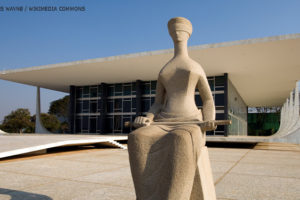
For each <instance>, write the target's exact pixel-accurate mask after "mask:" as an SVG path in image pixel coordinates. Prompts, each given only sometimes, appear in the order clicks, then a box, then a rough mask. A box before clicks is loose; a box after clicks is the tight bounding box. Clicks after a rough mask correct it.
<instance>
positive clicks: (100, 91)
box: [98, 85, 102, 97]
mask: <svg viewBox="0 0 300 200" xmlns="http://www.w3.org/2000/svg"><path fill="white" fill-rule="evenodd" d="M101 96H102V86H101V85H98V97H101Z"/></svg>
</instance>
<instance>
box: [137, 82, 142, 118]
mask: <svg viewBox="0 0 300 200" xmlns="http://www.w3.org/2000/svg"><path fill="white" fill-rule="evenodd" d="M142 90H143V88H142V81H141V80H137V81H136V116H141V115H142V93H143V91H142Z"/></svg>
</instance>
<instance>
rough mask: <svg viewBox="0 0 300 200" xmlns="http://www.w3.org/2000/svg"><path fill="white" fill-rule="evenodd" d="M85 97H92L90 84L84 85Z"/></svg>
mask: <svg viewBox="0 0 300 200" xmlns="http://www.w3.org/2000/svg"><path fill="white" fill-rule="evenodd" d="M83 97H90V87H89V86H84V87H83Z"/></svg>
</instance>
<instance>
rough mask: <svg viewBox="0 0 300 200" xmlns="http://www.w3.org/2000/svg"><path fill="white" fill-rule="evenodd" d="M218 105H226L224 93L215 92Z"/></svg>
mask: <svg viewBox="0 0 300 200" xmlns="http://www.w3.org/2000/svg"><path fill="white" fill-rule="evenodd" d="M215 104H216V106H224V94H215Z"/></svg>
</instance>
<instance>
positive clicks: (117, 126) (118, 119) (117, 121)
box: [114, 115, 122, 131]
mask: <svg viewBox="0 0 300 200" xmlns="http://www.w3.org/2000/svg"><path fill="white" fill-rule="evenodd" d="M119 130H122V116H121V115H114V131H119Z"/></svg>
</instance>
